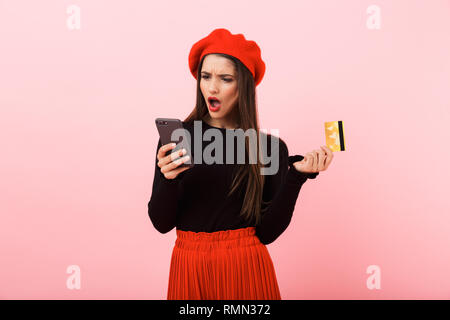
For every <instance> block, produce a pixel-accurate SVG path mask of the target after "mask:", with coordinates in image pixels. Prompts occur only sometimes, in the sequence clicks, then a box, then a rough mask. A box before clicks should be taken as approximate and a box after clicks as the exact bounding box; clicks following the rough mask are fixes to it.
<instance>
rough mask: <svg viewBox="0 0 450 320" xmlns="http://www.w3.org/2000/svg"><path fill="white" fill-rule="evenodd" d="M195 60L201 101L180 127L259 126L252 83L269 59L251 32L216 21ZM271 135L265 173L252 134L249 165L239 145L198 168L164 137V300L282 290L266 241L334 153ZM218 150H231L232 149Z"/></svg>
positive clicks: (158, 215)
mask: <svg viewBox="0 0 450 320" xmlns="http://www.w3.org/2000/svg"><path fill="white" fill-rule="evenodd" d="M189 67H190V70H191V73H192V75H193V76H194V78H196V79H197V102H196V106H195V109H194V110H193V111H192V113H191V114H190V115H189V116H188V117H187V118H186V119H185V120H184V121H183V126H184V128H185V129H186V130H188V131H189V133H190V134H191V137H192V136H193V135H195V134H196V133H197V134H198V133H199V132H198V131H196V130H195V129H194V128H195V122H197V124H198V123H200V124H201V125H202V127H201V133H202V134H203V133H204V132H205V131H206V130H211V129H212V130H217V131H218V132H220V133H221V134H222V135H223V136H225V135H226V134H227V133H230V132H234V130H235V129H242V130H244V131H245V130H247V129H251V128H253V129H255V130H256V131H257V132H259V126H258V119H257V113H256V96H255V87H256V86H257V85H258V84H259V83H260V82H261V80H262V78H263V75H264V72H265V64H264V62H263V61H262V59H261V52H260V49H259V47H258V45H257V44H256V43H255V42H254V41H249V40H246V39H245V38H244V36H243V35H242V34H235V35H233V34H231V33H230V32H229V31H228V30H226V29H223V28H220V29H216V30H214V31H213V32H211V33H210V34H209V35H208V36H207V37H205V38H203V39H201V40H200V41H198V42H197V43H195V44H194V45H193V46H192V48H191V51H190V54H189ZM174 98H175V97H174ZM214 100H216V101H214ZM267 136H268V137H269V138H270V139H277V140H276V141H278V142H279V144H278V145H279V148H278V149H279V150H276V149H274V150H272V147H270V146H271V144H270V143H269V144H268V151H270V154H271V155H273V154H275V155H276V156H277V157H278V158H276V159H277V160H278V163H279V168H278V170H277V172H276V173H275V174H273V175H263V174H261V173H260V172H261V171H260V169H261V168H262V167H264V165H263V164H262V163H261V162H256V163H255V162H253V164H250V163H249V161H248V159H247V157H248V155H249V148H250V147H249V141H248V140H246V141H245V156H246V162H245V163H244V164H242V163H237V161H236V157H237V152H236V151H237V150H238V149H237V146H236V148H235V149H234V150H233V151H235V152H234V153H233V155H235V156H236V157H235V158H234V159H233V160H234V162H232V164H229V163H226V164H225V163H223V162H222V161H219V163H211V164H205V163H197V162H194V163H195V164H194V166H193V167H191V168H190V167H180V165H181V164H182V163H183V162H186V161H187V160H189V159H187V158H186V157H183V155H184V154H185V153H183V152H182V151H179V152H176V153H175V152H174V153H169V154H167V152H168V151H170V150H171V149H173V148H174V147H173V146H172V145H170V144H167V145H161V140H159V142H158V146H157V154H156V164H155V177H154V181H153V189H152V195H151V199H150V201H149V203H148V214H149V217H150V219H151V221H152V223H153V225H154V227H155V228H156V229H157V230H158V231H160V232H161V233H167V232H169V231H170V230H172V229H173V228H174V227H176V234H177V239H176V241H175V246H174V248H173V252H172V260H171V264H170V274H169V285H168V292H167V299H225V300H230V299H251V300H255V299H278V300H279V299H281V295H280V291H279V287H278V283H277V278H276V274H275V270H274V266H273V263H272V260H271V257H270V255H269V252H268V250H267V248H266V245H267V244H269V243H271V242H273V241H274V240H275V239H276V238H278V237H279V236H280V235H281V234H282V233H283V232H284V230H285V229H286V228H287V226H288V225H289V223H290V220H291V217H292V213H293V211H294V207H295V203H296V200H297V197H298V193H299V191H300V188H301V186H302V185H303V183H304V182H305V181H306V180H307V179H308V178H309V179H314V178H315V177H316V176H317V175H318V174H319V171H323V170H326V169H327V168H328V166H329V164H330V162H331V160H332V158H333V152H332V151H331V150H330V149H329V148H327V147H326V146H323V147H322V149H320V150H314V151H312V152H309V153H307V154H306V155H305V157H303V156H301V155H296V156H291V157H289V153H288V148H287V146H286V144H285V142H284V141H283V140H282V139H280V138H278V137H275V136H271V135H267ZM257 138H258V141H260V140H259V138H260V137H259V135H257ZM196 141H197V142H196ZM196 144H198V140H196V139H194V146H193V147H192V148H191V149H192V150H194V149H195V148H199V147H201V150H202V151H203V152H205V153H206V151H207V149H205V147H207V145H208V144H207V143H205V142H204V141H201V146H198V145H197V146H196ZM259 145H260V144H259V143H258V146H259ZM222 147H223V146H222ZM209 150H210V149H209ZM219 150H220V151H223V159H226V155H227V153H230V149H229V148H226V147H223V150H221V149H219ZM241 150H242V149H241ZM258 151H259V150H258ZM212 153H214V154H215V150H214V152H212Z"/></svg>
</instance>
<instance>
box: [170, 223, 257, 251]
mask: <svg viewBox="0 0 450 320" xmlns="http://www.w3.org/2000/svg"><path fill="white" fill-rule="evenodd" d="M176 232H177V240H176V245H177V246H178V247H181V248H185V249H202V248H203V249H206V248H213V247H228V248H231V247H237V246H246V245H255V244H260V241H259V239H258V237H256V235H255V233H256V229H255V227H247V228H241V229H233V230H221V231H216V232H193V231H184V230H180V229H177V230H176Z"/></svg>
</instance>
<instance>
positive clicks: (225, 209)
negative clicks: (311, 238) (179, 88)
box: [148, 121, 318, 244]
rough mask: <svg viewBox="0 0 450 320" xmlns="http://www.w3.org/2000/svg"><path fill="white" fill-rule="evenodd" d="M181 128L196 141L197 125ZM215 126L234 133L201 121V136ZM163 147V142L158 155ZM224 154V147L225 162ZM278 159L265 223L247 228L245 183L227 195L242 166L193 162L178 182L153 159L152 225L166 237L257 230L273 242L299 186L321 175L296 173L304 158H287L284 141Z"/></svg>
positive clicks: (269, 179) (266, 191)
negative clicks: (177, 231) (176, 233)
mask: <svg viewBox="0 0 450 320" xmlns="http://www.w3.org/2000/svg"><path fill="white" fill-rule="evenodd" d="M183 126H184V127H185V129H187V130H188V131H189V132H190V134H191V137H194V128H193V127H194V125H193V124H192V123H184V122H183ZM212 128H215V129H217V130H220V132H221V133H222V134H223V135H224V136H225V134H226V132H227V131H229V130H232V129H224V128H216V127H212V126H210V125H209V124H207V123H206V122H204V121H202V133H204V131H205V130H206V129H212ZM277 139H278V137H277ZM195 143H197V142H196V141H192V144H191V150H195ZM210 143H211V142H210V141H202V147H201V150H202V151H204V150H205V148H206V147H207V146H208V145H209V144H210ZM160 147H161V141H160V140H159V141H158V145H157V148H156V152H157V151H158V150H159V148H160ZM236 150H237V149H236V147H235V151H236ZM226 152H227V151H226V148H225V147H224V150H223V156H224V159H226ZM278 156H279V169H278V171H277V173H276V174H274V175H267V176H266V177H265V183H264V188H263V200H264V201H271V202H270V204H269V205H268V206H266V207H264V209H265V210H264V211H263V215H262V220H261V222H260V223H259V224H258V225H255V224H249V222H247V221H246V220H245V219H244V218H243V217H242V216H240V210H241V208H242V205H243V202H244V197H245V190H246V186H245V185H241V186H240V187H239V188H238V189H237V190H236V192H234V193H233V194H231V196H229V197H228V196H227V194H228V191H229V190H230V187H231V184H232V178H233V173H234V172H235V169H236V168H237V166H238V164H236V163H233V164H228V163H226V162H225V161H224V162H222V163H220V162H219V163H212V164H206V163H205V162H204V161H202V163H195V162H194V166H193V167H192V168H189V169H187V170H186V171H183V172H181V173H180V174H179V175H178V176H177V177H176V178H175V179H167V178H166V177H164V175H163V174H162V173H161V169H160V168H159V167H158V165H157V162H158V160H157V158H156V156H155V175H154V180H153V187H152V194H151V197H150V201H149V202H148V215H149V217H150V219H151V221H152V223H153V226H154V227H155V228H156V229H157V230H158V231H159V232H161V233H167V232H169V231H170V230H172V229H173V228H174V227H176V228H177V229H180V230H184V231H192V232H215V231H220V230H233V229H239V228H245V227H249V226H255V227H256V235H257V236H258V238H259V239H260V241H261V242H262V243H263V244H269V243H271V242H273V241H274V240H275V239H277V238H278V237H279V236H280V235H281V233H283V232H284V230H285V229H286V228H287V226H288V225H289V223H290V221H291V218H292V213H293V211H294V207H295V203H296V200H297V197H298V194H299V191H300V188H301V186H302V185H303V183H304V182H305V181H306V180H307V179H314V178H315V177H316V176H317V174H318V173H314V174H307V173H303V172H299V171H297V170H296V169H295V168H294V167H293V166H292V163H293V162H295V161H299V160H301V159H302V158H303V157H302V156H301V155H294V156H289V152H288V148H287V146H286V144H285V143H284V141H283V140H281V139H280V140H279V155H278ZM193 158H195V154H193ZM264 203H265V202H264Z"/></svg>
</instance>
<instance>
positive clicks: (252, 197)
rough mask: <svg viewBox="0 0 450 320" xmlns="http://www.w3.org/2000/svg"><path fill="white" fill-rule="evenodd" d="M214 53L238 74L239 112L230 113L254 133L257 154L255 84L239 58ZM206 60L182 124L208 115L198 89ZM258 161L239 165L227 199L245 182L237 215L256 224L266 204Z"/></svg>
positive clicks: (246, 143) (260, 165) (199, 67)
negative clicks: (235, 114) (194, 95)
mask: <svg viewBox="0 0 450 320" xmlns="http://www.w3.org/2000/svg"><path fill="white" fill-rule="evenodd" d="M214 54H216V55H219V56H222V57H225V58H227V59H229V60H230V61H231V62H233V64H234V68H235V70H236V72H237V81H238V92H239V98H238V103H237V105H236V106H235V107H234V108H237V109H238V110H232V111H231V112H236V113H237V115H238V125H239V128H240V129H243V131H244V132H245V131H246V130H247V129H250V128H253V129H254V130H255V131H256V133H257V134H256V137H257V154H260V152H261V151H260V131H259V124H258V114H257V108H256V90H255V81H254V79H253V75H252V74H251V72H250V71H249V70H248V69H247V67H246V66H245V65H244V64H243V63H242V62H241V61H240V60H239V59H237V58H235V57H233V56H230V55H228V54H224V53H214ZM205 57H206V55H205V56H204V57H203V58H202V59H201V61H200V63H199V66H198V70H197V99H196V103H195V108H194V110H192V112H191V113H190V114H189V116H188V117H187V118H186V119H185V120H184V121H185V122H192V121H194V120H204V118H205V116H206V115H207V114H208V107H207V105H206V101H205V98H204V97H203V94H202V92H201V89H200V81H201V70H202V65H203V61H204V59H205ZM263 134H264V133H263ZM247 138H248V137H247V136H246V139H245V153H246V155H245V159H249V156H248V155H249V140H248V139H247ZM257 160H258V161H256V163H255V164H252V163H247V160H246V161H245V163H244V164H239V165H238V170H237V172H236V171H235V175H234V178H233V182H232V184H231V187H230V191H229V192H228V195H227V197H228V196H230V195H231V194H232V193H233V192H235V191H236V190H237V189H238V188H239V186H240V185H241V184H244V183H247V186H246V189H245V198H244V203H243V205H242V208H241V212H240V215H241V216H242V217H244V219H245V220H247V221H249V222H250V221H254V222H255V223H256V224H259V222H260V221H261V215H262V212H261V209H262V206H261V204H262V203H266V202H263V199H262V194H263V187H264V175H262V174H260V172H261V171H260V170H261V167H263V166H264V165H263V164H261V163H260V161H259V160H260V158H259V157H257ZM253 162H254V161H253ZM246 178H247V179H246Z"/></svg>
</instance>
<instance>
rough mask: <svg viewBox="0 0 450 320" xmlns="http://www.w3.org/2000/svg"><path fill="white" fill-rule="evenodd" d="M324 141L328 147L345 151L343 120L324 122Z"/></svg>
mask: <svg viewBox="0 0 450 320" xmlns="http://www.w3.org/2000/svg"><path fill="white" fill-rule="evenodd" d="M325 142H326V145H327V146H328V148H330V149H331V150H332V151H333V152H334V151H345V142H344V122H342V121H328V122H325Z"/></svg>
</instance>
